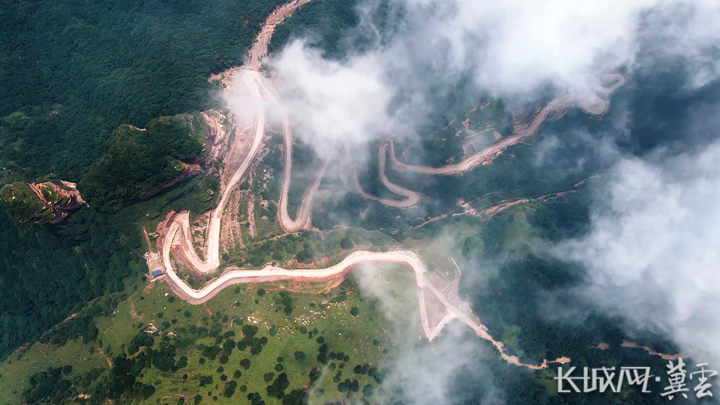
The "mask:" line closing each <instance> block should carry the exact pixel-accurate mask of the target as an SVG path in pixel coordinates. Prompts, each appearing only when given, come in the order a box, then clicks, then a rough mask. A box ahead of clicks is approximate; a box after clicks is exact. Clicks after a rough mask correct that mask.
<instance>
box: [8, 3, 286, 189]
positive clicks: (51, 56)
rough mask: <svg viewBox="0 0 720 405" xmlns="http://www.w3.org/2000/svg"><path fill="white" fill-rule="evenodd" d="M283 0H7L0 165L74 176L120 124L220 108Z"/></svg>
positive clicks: (28, 173) (33, 174) (31, 174)
mask: <svg viewBox="0 0 720 405" xmlns="http://www.w3.org/2000/svg"><path fill="white" fill-rule="evenodd" d="M282 3H283V1H282V0H271V1H265V0H250V1H243V2H237V1H231V0H220V1H219V2H213V3H212V4H209V3H206V2H202V1H196V0H188V1H182V2H180V3H177V2H165V1H151V2H145V1H136V0H130V1H124V2H122V3H117V4H115V3H113V4H107V3H105V2H100V1H89V2H87V1H80V0H68V1H63V2H60V3H58V2H54V1H45V0H43V1H29V0H10V1H5V2H3V3H2V5H0V54H2V55H4V57H5V60H6V63H4V65H3V69H2V70H0V82H1V83H3V85H2V86H0V99H2V100H3V103H2V105H0V146H2V147H0V167H7V168H8V169H11V170H14V171H16V172H17V173H18V174H19V175H21V176H22V177H23V178H25V179H26V180H35V179H37V178H38V177H42V176H45V175H47V174H48V173H53V174H54V175H55V176H57V178H62V179H66V180H71V181H77V180H79V179H80V178H81V177H82V176H83V175H84V174H85V172H86V171H87V169H88V168H89V167H90V166H91V165H92V163H93V162H94V161H96V160H97V159H98V158H99V157H100V156H101V155H102V154H103V153H104V152H105V151H106V150H107V148H108V145H109V143H110V141H111V133H112V132H113V130H114V129H116V128H117V127H118V126H120V125H121V124H132V125H135V126H137V127H140V128H144V127H146V126H147V123H148V122H149V121H150V120H152V119H154V118H156V117H160V116H172V115H175V114H179V113H192V112H197V111H203V110H205V109H207V108H209V107H210V106H212V105H213V99H212V97H213V94H212V89H213V88H214V85H213V84H212V83H209V82H208V81H207V78H208V77H209V76H210V74H211V73H217V72H220V71H222V70H225V69H227V68H229V67H232V66H237V65H240V64H241V63H242V60H243V57H244V56H245V54H246V52H247V49H248V48H249V47H250V45H251V44H252V41H253V40H254V39H255V36H256V35H257V33H258V32H259V30H260V26H261V24H262V22H263V21H264V20H265V17H266V16H267V15H269V14H270V12H271V11H272V10H273V9H274V8H275V7H277V6H278V5H280V4H282Z"/></svg>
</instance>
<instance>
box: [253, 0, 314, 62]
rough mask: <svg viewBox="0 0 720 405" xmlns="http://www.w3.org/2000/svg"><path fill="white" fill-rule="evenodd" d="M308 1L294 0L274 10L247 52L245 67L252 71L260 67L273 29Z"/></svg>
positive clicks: (308, 0)
mask: <svg viewBox="0 0 720 405" xmlns="http://www.w3.org/2000/svg"><path fill="white" fill-rule="evenodd" d="M309 2H310V0H295V1H291V2H290V3H285V4H283V5H282V6H280V7H278V8H276V9H275V11H273V12H272V14H270V16H269V17H268V18H267V19H266V20H265V23H264V24H263V26H262V29H261V30H260V33H259V34H258V36H257V38H255V42H254V43H253V45H252V48H250V52H248V61H247V63H246V67H247V68H248V69H252V70H258V69H260V66H262V64H263V62H264V60H265V56H266V55H267V47H268V44H269V43H270V39H272V34H273V32H275V27H277V25H278V24H280V23H281V22H282V21H283V20H284V19H285V18H287V17H290V16H291V15H292V13H293V12H295V10H296V9H297V8H298V7H300V6H302V5H303V4H306V3H309Z"/></svg>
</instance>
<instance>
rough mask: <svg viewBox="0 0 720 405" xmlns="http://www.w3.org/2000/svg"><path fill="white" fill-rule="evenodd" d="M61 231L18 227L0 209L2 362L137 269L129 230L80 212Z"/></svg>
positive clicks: (120, 284)
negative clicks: (13, 351) (22, 345)
mask: <svg viewBox="0 0 720 405" xmlns="http://www.w3.org/2000/svg"><path fill="white" fill-rule="evenodd" d="M68 222H69V223H68V224H67V225H66V226H65V227H64V229H63V228H59V227H51V226H46V225H28V224H22V223H18V222H17V221H16V220H15V219H14V218H12V217H11V216H10V215H9V214H8V213H7V210H6V209H5V207H4V206H3V205H0V253H1V254H0V288H2V291H3V293H2V294H0V358H4V357H5V356H6V355H7V354H8V353H9V352H10V351H12V350H13V349H15V348H16V347H18V346H20V345H21V344H23V343H25V342H28V341H30V340H33V339H35V338H37V337H38V336H40V334H42V333H43V332H45V331H46V330H48V329H49V328H50V327H52V326H53V325H55V324H56V323H58V322H60V321H62V320H63V319H64V318H65V317H67V316H68V315H69V314H70V313H72V312H73V311H77V310H78V309H79V308H80V307H81V306H82V304H84V303H85V302H87V301H89V300H91V299H93V298H95V297H98V296H101V295H103V294H107V293H109V292H113V291H120V290H122V289H123V288H124V285H123V281H122V280H123V279H124V278H125V277H127V276H128V275H129V274H131V272H132V270H133V269H134V270H135V271H137V270H138V267H137V265H138V264H139V259H138V258H137V257H135V260H133V256H132V255H131V251H132V250H133V249H137V248H139V247H140V238H138V236H139V235H138V234H136V233H135V232H133V229H132V228H131V229H128V227H125V229H121V228H120V226H122V224H120V225H118V224H117V223H115V221H113V218H112V217H109V216H106V215H102V214H96V213H94V212H93V211H91V210H88V209H83V210H81V211H79V212H77V213H75V214H73V215H72V216H70V218H69V221H68ZM98 235H102V237H99V236H98Z"/></svg>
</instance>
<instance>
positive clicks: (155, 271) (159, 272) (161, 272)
mask: <svg viewBox="0 0 720 405" xmlns="http://www.w3.org/2000/svg"><path fill="white" fill-rule="evenodd" d="M161 274H163V271H162V270H160V269H157V270H153V271H151V272H150V275H151V276H153V277H157V276H159V275H161Z"/></svg>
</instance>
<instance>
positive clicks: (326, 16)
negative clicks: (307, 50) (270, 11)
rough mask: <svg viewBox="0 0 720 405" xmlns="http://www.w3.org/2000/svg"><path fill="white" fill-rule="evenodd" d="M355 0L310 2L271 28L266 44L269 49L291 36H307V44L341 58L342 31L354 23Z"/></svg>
mask: <svg viewBox="0 0 720 405" xmlns="http://www.w3.org/2000/svg"><path fill="white" fill-rule="evenodd" d="M357 4H358V2H357V0H350V1H347V0H319V1H315V0H313V1H311V2H309V3H307V4H305V5H304V6H302V7H301V8H300V9H298V10H297V11H295V13H293V15H292V16H291V17H290V18H288V19H286V20H285V21H283V23H282V24H280V25H278V26H277V27H276V28H275V33H274V34H273V37H272V40H271V41H270V44H269V45H268V50H269V51H270V52H277V51H278V50H280V49H282V47H283V46H285V44H287V43H288V41H289V40H291V39H293V38H295V37H304V38H311V44H312V45H313V46H316V47H318V48H320V49H322V50H323V52H324V56H325V57H336V58H337V57H342V56H343V55H345V53H346V52H347V51H348V49H346V48H344V47H342V44H341V40H342V37H343V34H344V33H345V32H346V31H347V30H349V29H351V28H353V27H355V26H356V25H357V23H358V16H357V12H356V5H357Z"/></svg>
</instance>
